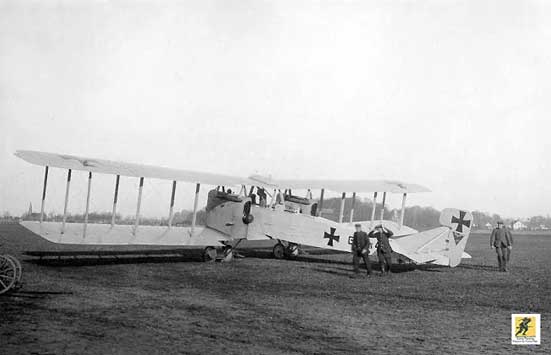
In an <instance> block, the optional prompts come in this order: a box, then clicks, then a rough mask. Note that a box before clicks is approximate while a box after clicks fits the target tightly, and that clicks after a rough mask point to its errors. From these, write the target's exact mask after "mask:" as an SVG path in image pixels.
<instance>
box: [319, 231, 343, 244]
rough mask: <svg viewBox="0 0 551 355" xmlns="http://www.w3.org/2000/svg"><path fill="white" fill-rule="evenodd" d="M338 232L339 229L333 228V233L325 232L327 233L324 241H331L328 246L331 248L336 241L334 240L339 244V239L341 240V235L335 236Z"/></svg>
mask: <svg viewBox="0 0 551 355" xmlns="http://www.w3.org/2000/svg"><path fill="white" fill-rule="evenodd" d="M336 230H337V229H335V228H333V227H331V228H330V232H331V233H327V232H325V233H324V234H323V238H324V239H329V241H328V242H327V245H329V246H331V247H332V246H333V241H334V240H336V241H337V242H338V241H339V239H341V237H340V236H339V235H335V231H336Z"/></svg>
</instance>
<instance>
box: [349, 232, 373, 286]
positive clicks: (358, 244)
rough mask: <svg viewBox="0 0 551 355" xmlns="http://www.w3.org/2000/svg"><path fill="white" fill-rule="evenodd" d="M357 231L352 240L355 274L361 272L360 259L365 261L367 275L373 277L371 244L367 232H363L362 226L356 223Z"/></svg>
mask: <svg viewBox="0 0 551 355" xmlns="http://www.w3.org/2000/svg"><path fill="white" fill-rule="evenodd" d="M355 227H356V231H355V232H354V237H353V240H352V262H353V264H354V272H355V273H359V272H360V258H362V259H363V261H364V263H365V267H366V268H367V275H368V276H369V275H371V263H370V262H369V247H370V246H371V242H370V241H369V236H368V235H367V233H366V232H364V231H362V225H361V224H359V223H356V225H355Z"/></svg>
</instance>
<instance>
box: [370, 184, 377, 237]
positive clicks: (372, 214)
mask: <svg viewBox="0 0 551 355" xmlns="http://www.w3.org/2000/svg"><path fill="white" fill-rule="evenodd" d="M376 209H377V192H374V193H373V206H371V228H373V223H374V222H375V210H376Z"/></svg>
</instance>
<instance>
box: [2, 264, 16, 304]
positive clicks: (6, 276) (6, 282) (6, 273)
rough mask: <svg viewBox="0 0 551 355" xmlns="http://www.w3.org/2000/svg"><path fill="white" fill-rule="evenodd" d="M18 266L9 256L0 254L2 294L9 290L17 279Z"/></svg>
mask: <svg viewBox="0 0 551 355" xmlns="http://www.w3.org/2000/svg"><path fill="white" fill-rule="evenodd" d="M16 270H17V267H16V266H15V263H14V262H13V261H12V260H11V259H10V258H8V257H6V256H4V255H1V256H0V295H1V294H3V293H5V292H8V291H9V290H10V289H11V288H12V287H13V285H14V284H15V281H16V280H17V275H16V273H17V271H16Z"/></svg>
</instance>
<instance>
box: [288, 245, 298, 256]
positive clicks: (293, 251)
mask: <svg viewBox="0 0 551 355" xmlns="http://www.w3.org/2000/svg"><path fill="white" fill-rule="evenodd" d="M298 254H299V249H298V244H295V243H289V245H287V248H285V256H286V257H287V258H295V257H297V256H298Z"/></svg>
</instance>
